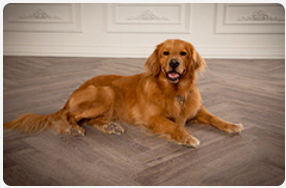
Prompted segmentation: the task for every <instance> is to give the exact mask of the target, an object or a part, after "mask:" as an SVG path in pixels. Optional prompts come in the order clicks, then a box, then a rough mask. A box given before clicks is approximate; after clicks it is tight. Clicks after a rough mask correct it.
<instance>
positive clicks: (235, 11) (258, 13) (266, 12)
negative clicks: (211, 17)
mask: <svg viewBox="0 0 286 188" xmlns="http://www.w3.org/2000/svg"><path fill="white" fill-rule="evenodd" d="M216 26H217V27H216V32H217V33H285V12H284V8H283V6H282V5H279V4H261V3H257V4H244V3H241V4H218V5H217V24H216Z"/></svg>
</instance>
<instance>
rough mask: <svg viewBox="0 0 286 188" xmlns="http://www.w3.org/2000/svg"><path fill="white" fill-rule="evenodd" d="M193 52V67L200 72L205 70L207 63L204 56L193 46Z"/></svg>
mask: <svg viewBox="0 0 286 188" xmlns="http://www.w3.org/2000/svg"><path fill="white" fill-rule="evenodd" d="M191 53H192V54H191V59H192V63H191V66H192V67H191V69H192V70H194V71H199V72H201V71H203V70H204V67H205V65H206V62H205V60H204V58H203V57H202V56H201V55H200V54H199V53H198V52H197V51H196V50H195V48H194V47H192V48H191Z"/></svg>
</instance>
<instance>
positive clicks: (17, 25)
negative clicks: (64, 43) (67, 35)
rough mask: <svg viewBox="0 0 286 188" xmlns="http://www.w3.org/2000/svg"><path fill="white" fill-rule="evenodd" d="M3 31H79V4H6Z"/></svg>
mask: <svg viewBox="0 0 286 188" xmlns="http://www.w3.org/2000/svg"><path fill="white" fill-rule="evenodd" d="M3 15H4V16H3V21H4V31H14V32H80V31H81V23H80V22H81V19H80V4H56V3H51V4H35V3H34V4H32V3H31V4H16V3H15V4H14V3H13V4H8V5H6V7H5V9H4V14H3Z"/></svg>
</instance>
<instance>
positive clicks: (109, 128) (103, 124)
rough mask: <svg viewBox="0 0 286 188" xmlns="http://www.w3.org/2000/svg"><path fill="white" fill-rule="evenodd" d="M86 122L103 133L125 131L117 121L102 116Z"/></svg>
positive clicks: (118, 133)
mask: <svg viewBox="0 0 286 188" xmlns="http://www.w3.org/2000/svg"><path fill="white" fill-rule="evenodd" d="M86 124H87V125H90V126H93V127H95V128H97V129H98V130H99V131H101V132H103V133H105V134H116V135H121V134H122V133H124V132H125V130H124V128H123V127H122V126H121V125H120V124H119V123H117V122H115V121H111V120H109V119H107V118H104V117H99V118H96V119H91V120H89V121H88V122H87V123H86Z"/></svg>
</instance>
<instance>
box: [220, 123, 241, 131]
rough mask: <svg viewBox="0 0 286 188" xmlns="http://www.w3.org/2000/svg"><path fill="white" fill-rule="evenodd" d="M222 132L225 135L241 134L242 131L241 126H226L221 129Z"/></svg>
mask: <svg viewBox="0 0 286 188" xmlns="http://www.w3.org/2000/svg"><path fill="white" fill-rule="evenodd" d="M223 131H225V132H227V133H241V132H242V131H243V125H242V124H226V125H225V126H224V127H223Z"/></svg>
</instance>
